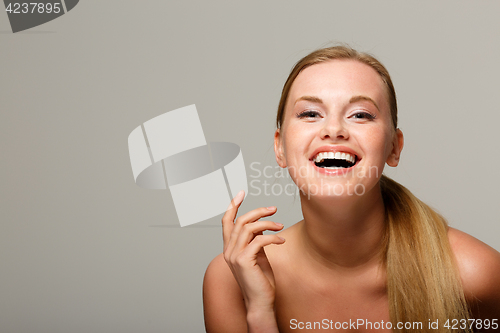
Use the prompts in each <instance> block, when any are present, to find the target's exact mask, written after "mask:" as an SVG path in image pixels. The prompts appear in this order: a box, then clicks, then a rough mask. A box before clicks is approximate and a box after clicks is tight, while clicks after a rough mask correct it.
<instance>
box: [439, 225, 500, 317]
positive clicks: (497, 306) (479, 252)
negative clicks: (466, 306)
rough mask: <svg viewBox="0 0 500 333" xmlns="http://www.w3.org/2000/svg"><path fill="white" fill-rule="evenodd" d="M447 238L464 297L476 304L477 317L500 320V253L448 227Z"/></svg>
mask: <svg viewBox="0 0 500 333" xmlns="http://www.w3.org/2000/svg"><path fill="white" fill-rule="evenodd" d="M448 238H449V240H450V245H451V248H452V251H453V253H454V254H455V257H456V259H457V263H458V268H459V271H460V277H461V279H462V284H463V287H464V292H465V295H466V297H467V298H468V299H469V300H470V301H472V302H473V303H476V304H477V307H478V309H476V310H477V311H478V312H479V314H480V316H481V317H483V318H486V317H485V316H494V317H490V318H489V319H493V318H499V317H500V253H499V252H498V251H496V250H495V249H494V248H492V247H490V246H488V245H487V244H485V243H483V242H481V241H480V240H478V239H476V238H474V237H472V236H471V235H468V234H466V233H465V232H462V231H459V230H457V229H454V228H449V231H448Z"/></svg>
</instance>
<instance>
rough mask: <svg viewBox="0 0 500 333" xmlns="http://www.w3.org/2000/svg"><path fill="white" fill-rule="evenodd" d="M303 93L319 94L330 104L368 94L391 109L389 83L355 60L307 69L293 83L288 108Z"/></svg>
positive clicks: (327, 63)
mask: <svg viewBox="0 0 500 333" xmlns="http://www.w3.org/2000/svg"><path fill="white" fill-rule="evenodd" d="M302 96H316V97H319V98H320V99H321V100H323V101H324V102H325V103H327V104H338V103H343V102H345V101H346V100H347V101H348V100H349V99H350V98H351V97H353V96H367V97H370V98H371V99H373V100H374V101H375V102H376V103H377V105H379V106H380V109H381V110H389V108H388V105H389V104H388V101H387V90H386V86H385V84H384V82H383V81H382V78H381V77H380V75H379V74H378V73H377V72H376V71H375V70H374V69H373V68H371V67H370V66H368V65H366V64H364V63H361V62H359V61H355V60H330V61H326V62H322V63H319V64H315V65H312V66H310V67H307V68H306V69H304V70H303V71H302V72H300V73H299V75H298V76H297V77H296V79H295V81H294V82H293V84H292V87H291V89H290V94H289V96H288V101H287V108H289V107H290V106H293V105H294V104H295V101H296V100H297V99H298V98H300V97H302ZM387 112H388V111H387Z"/></svg>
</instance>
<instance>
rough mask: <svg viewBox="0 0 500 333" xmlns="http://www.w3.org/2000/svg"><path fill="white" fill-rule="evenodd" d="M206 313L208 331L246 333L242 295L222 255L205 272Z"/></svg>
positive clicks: (204, 299)
mask: <svg viewBox="0 0 500 333" xmlns="http://www.w3.org/2000/svg"><path fill="white" fill-rule="evenodd" d="M203 312H204V317H205V328H206V331H207V333H213V332H217V333H219V332H247V324H246V309H245V303H244V300H243V295H242V294H241V290H240V287H239V286H238V283H237V282H236V280H235V278H234V276H233V273H232V272H231V270H230V269H229V266H228V265H227V263H226V261H225V260H224V256H223V255H222V254H219V255H218V256H217V257H215V258H214V259H213V260H212V262H211V263H210V264H209V265H208V267H207V270H206V272H205V277H204V279H203Z"/></svg>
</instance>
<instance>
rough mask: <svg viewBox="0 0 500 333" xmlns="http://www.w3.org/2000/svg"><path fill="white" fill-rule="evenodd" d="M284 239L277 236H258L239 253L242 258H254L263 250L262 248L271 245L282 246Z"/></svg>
mask: <svg viewBox="0 0 500 333" xmlns="http://www.w3.org/2000/svg"><path fill="white" fill-rule="evenodd" d="M283 243H285V239H284V238H283V237H280V236H278V235H258V236H255V238H254V239H253V240H252V241H251V242H250V244H248V246H247V247H246V248H245V250H243V252H242V253H241V256H242V257H246V258H254V257H255V256H256V255H257V253H258V252H259V251H260V250H261V249H262V248H264V246H267V245H271V244H278V245H279V244H283Z"/></svg>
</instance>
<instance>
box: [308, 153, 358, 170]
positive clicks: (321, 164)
mask: <svg viewBox="0 0 500 333" xmlns="http://www.w3.org/2000/svg"><path fill="white" fill-rule="evenodd" d="M357 161H358V157H357V156H356V155H354V154H349V153H341V152H335V153H334V152H323V153H318V154H317V155H316V157H315V158H314V159H313V162H314V164H315V165H316V166H317V167H318V168H325V169H347V168H351V167H353V166H354V165H355V164H356V162H357Z"/></svg>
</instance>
